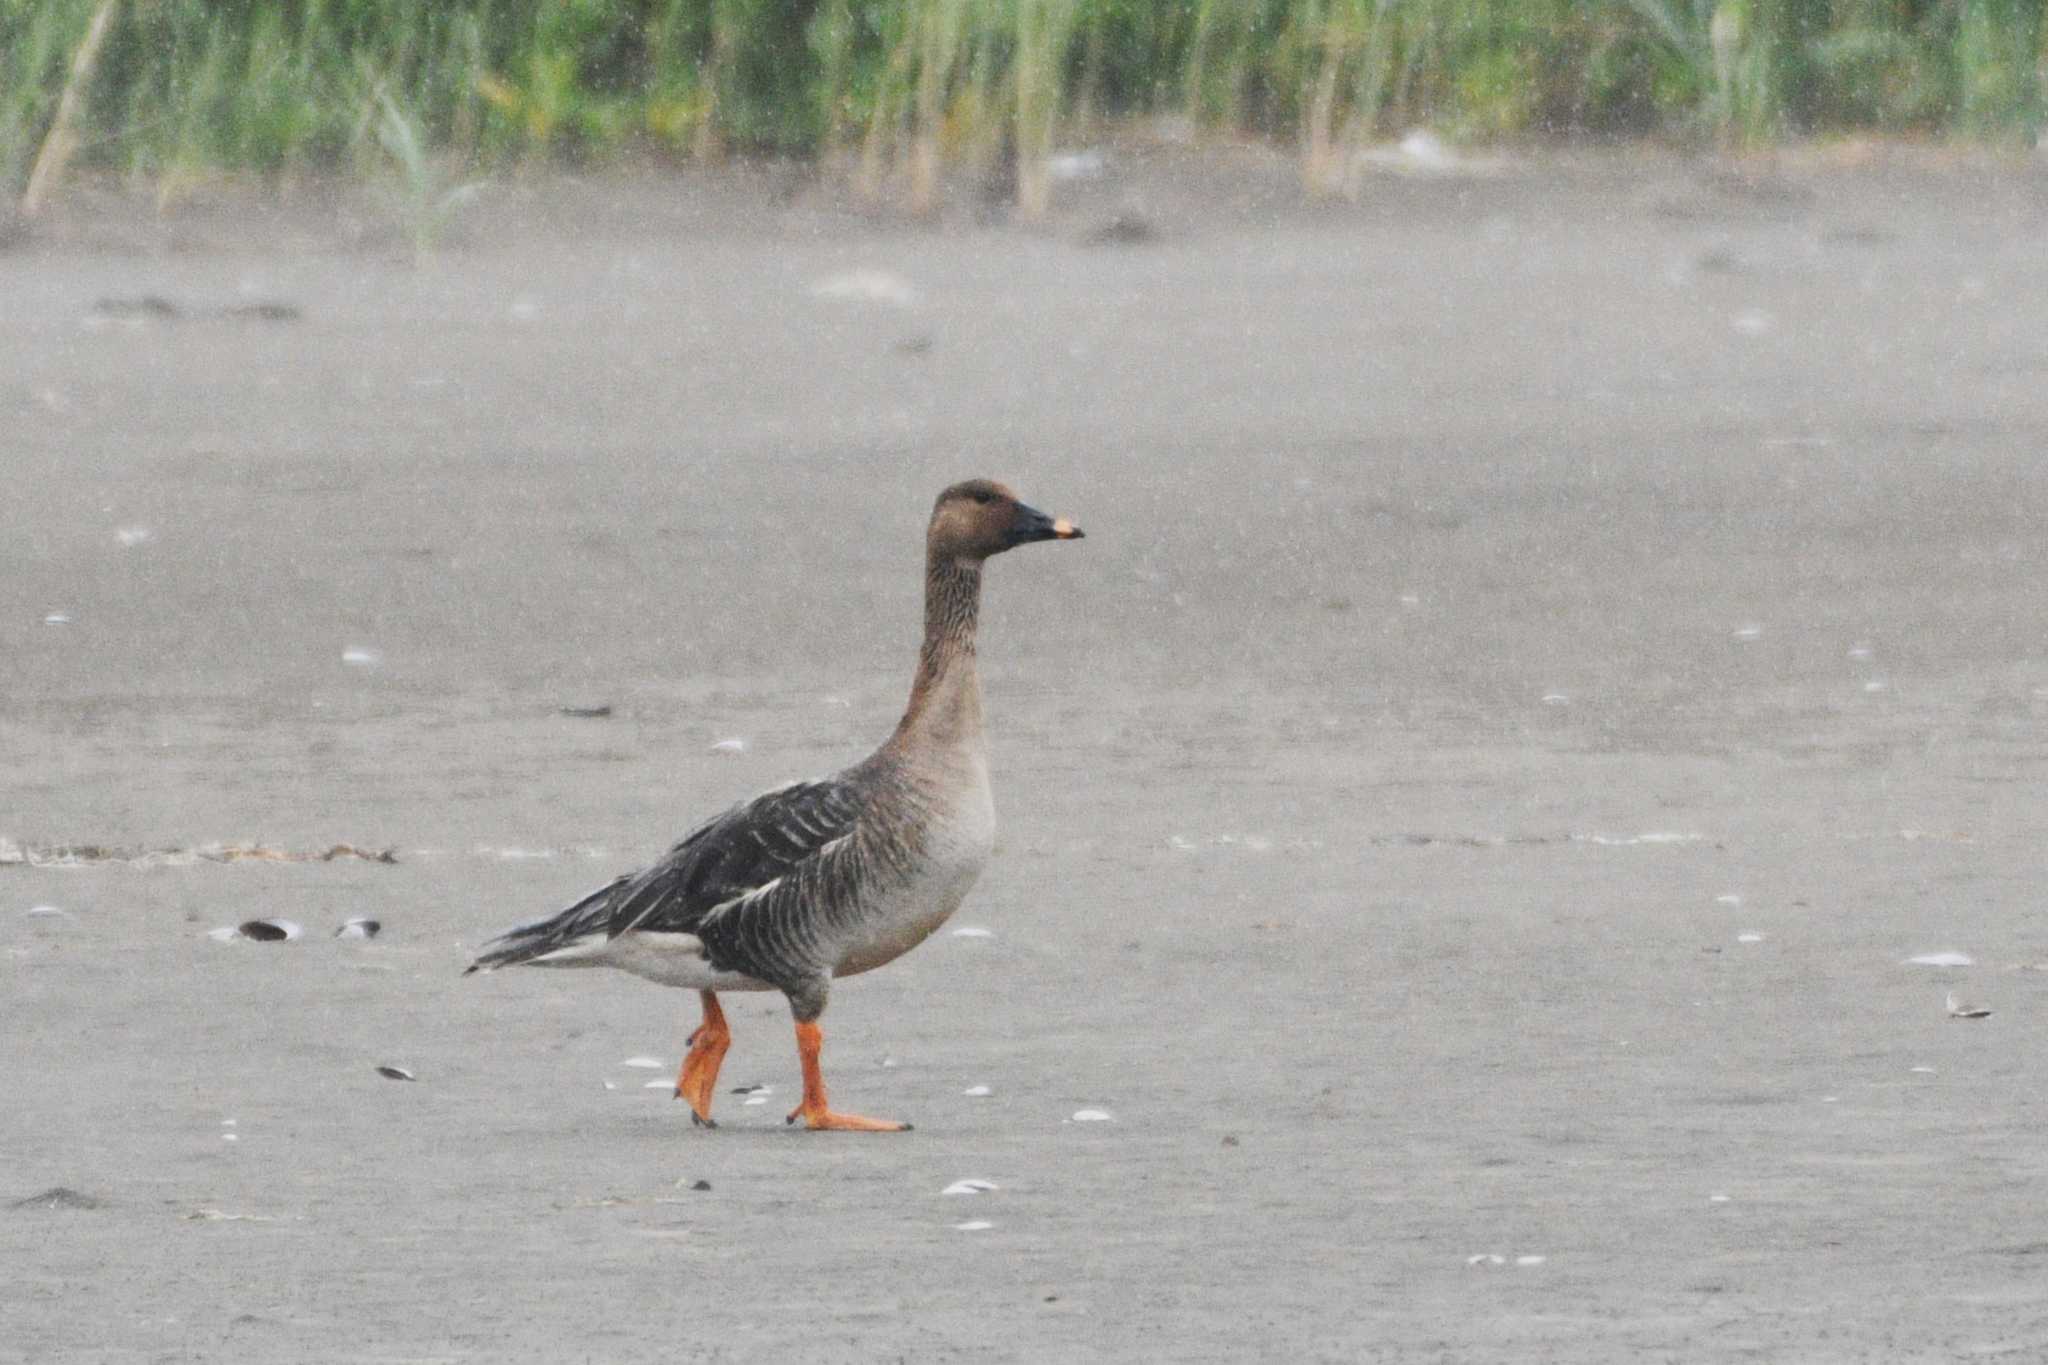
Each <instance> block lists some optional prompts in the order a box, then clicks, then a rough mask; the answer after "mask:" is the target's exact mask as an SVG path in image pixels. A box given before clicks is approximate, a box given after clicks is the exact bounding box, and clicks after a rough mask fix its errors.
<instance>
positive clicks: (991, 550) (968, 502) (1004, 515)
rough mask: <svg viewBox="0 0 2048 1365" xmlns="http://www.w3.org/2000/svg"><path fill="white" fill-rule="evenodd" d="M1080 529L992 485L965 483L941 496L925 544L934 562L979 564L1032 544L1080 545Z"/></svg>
mask: <svg viewBox="0 0 2048 1365" xmlns="http://www.w3.org/2000/svg"><path fill="white" fill-rule="evenodd" d="M1079 539H1081V528H1080V527H1078V526H1076V525H1074V523H1072V522H1071V521H1068V520H1067V519H1066V518H1065V517H1049V516H1047V515H1046V514H1045V513H1043V512H1041V511H1039V510H1038V509H1037V508H1036V507H1031V506H1028V505H1027V504H1025V503H1022V502H1019V501H1018V500H1017V495H1016V494H1015V493H1012V492H1011V491H1010V490H1009V489H1008V488H1006V487H1004V486H1003V485H1002V484H999V483H997V482H995V481H994V480H993V479H968V480H967V481H965V482H964V483H956V484H954V485H953V486H952V487H951V488H948V489H947V490H946V491H945V492H943V493H941V494H939V500H938V501H937V502H936V503H934V504H933V505H932V524H931V529H930V531H929V532H928V533H927V535H926V538H925V544H926V547H927V549H928V550H929V551H930V553H931V555H932V556H933V557H934V558H935V559H951V560H964V561H967V562H970V563H977V564H978V563H980V562H981V561H982V560H984V559H987V558H988V557H989V556H990V555H999V554H1001V553H1002V552H1003V551H1005V550H1014V549H1016V548H1017V547H1018V546H1019V545H1029V544H1030V543H1031V542H1032V541H1034V540H1079Z"/></svg>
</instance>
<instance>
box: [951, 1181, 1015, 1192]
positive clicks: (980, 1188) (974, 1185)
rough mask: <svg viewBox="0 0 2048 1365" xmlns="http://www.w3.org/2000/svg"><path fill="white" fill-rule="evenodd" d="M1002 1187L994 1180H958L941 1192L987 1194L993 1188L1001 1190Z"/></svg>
mask: <svg viewBox="0 0 2048 1365" xmlns="http://www.w3.org/2000/svg"><path fill="white" fill-rule="evenodd" d="M1001 1188H1002V1186H1000V1185H998V1184H996V1182H995V1181H993V1180H956V1181H954V1182H953V1183H952V1184H950V1185H948V1186H946V1188H945V1189H943V1190H940V1191H939V1193H940V1194H987V1193H989V1192H990V1191H992V1190H999V1189H1001Z"/></svg>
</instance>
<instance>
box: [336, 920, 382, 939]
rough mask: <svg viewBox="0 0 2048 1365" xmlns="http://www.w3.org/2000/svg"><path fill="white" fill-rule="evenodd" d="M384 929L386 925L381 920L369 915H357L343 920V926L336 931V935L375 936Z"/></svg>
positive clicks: (346, 936) (347, 936) (339, 936)
mask: <svg viewBox="0 0 2048 1365" xmlns="http://www.w3.org/2000/svg"><path fill="white" fill-rule="evenodd" d="M383 931H384V926H383V924H382V923H380V922H379V921H377V920H373V919H371V918H369V917H368V916H367V915H357V916H356V917H355V918H354V919H350V920H345V921H343V922H342V926H341V927H340V928H339V929H336V930H335V931H334V936H335V937H336V938H375V937H377V935H378V934H380V933H382V932H383Z"/></svg>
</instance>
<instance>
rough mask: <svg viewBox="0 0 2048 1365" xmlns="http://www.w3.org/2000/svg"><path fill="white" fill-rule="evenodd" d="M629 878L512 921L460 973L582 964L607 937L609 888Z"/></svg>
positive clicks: (608, 933)
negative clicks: (556, 907) (524, 919)
mask: <svg viewBox="0 0 2048 1365" xmlns="http://www.w3.org/2000/svg"><path fill="white" fill-rule="evenodd" d="M628 880H630V879H629V878H627V877H620V878H617V879H616V880H614V881H609V882H606V883H605V884H604V885H603V886H601V887H599V888H598V889H597V890H595V891H593V892H591V893H590V894H589V895H587V896H585V897H584V898H583V899H582V900H579V901H577V902H576V903H575V904H574V905H571V906H569V907H568V908H567V909H565V910H558V911H556V912H555V913H554V914H552V915H543V916H542V917H541V918H539V919H535V920H528V921H527V922H526V923H524V924H515V925H513V926H512V927H511V928H510V929H507V930H506V931H505V932H504V933H502V934H500V935H498V936H497V937H496V938H494V939H492V940H491V941H490V942H489V943H486V944H484V946H483V947H481V948H479V949H477V950H476V961H474V962H472V963H470V964H469V966H468V967H466V968H464V969H463V972H462V974H463V975H464V976H468V975H470V974H471V973H473V972H494V971H496V970H498V968H500V967H517V966H520V965H522V964H531V965H533V966H537V967H557V966H560V967H570V966H580V965H582V963H581V961H580V960H579V959H581V958H583V957H585V956H586V955H587V954H588V953H590V952H593V951H595V950H597V949H598V948H600V947H602V946H603V945H604V943H605V941H606V940H607V939H608V938H609V937H610V925H611V908H612V907H611V901H612V892H613V891H615V890H617V889H618V887H619V885H620V883H622V882H625V881H628Z"/></svg>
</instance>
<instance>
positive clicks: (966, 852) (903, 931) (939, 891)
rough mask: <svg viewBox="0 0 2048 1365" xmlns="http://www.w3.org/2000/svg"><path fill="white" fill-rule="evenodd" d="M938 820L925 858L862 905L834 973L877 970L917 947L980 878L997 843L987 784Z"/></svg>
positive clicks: (936, 928) (950, 915) (949, 915)
mask: <svg viewBox="0 0 2048 1365" xmlns="http://www.w3.org/2000/svg"><path fill="white" fill-rule="evenodd" d="M977 796H978V799H976V798H975V797H970V798H969V799H968V800H967V801H965V802H963V803H962V804H961V807H960V808H959V809H957V810H956V811H955V812H954V814H953V816H952V818H950V819H948V820H945V821H943V822H940V823H937V824H935V825H934V827H933V828H932V830H931V833H930V835H929V836H928V837H927V839H926V842H925V849H924V853H923V856H922V857H920V858H919V859H918V860H917V864H916V866H915V867H914V868H913V869H912V870H911V871H910V873H909V874H908V875H907V876H905V877H904V878H903V880H902V881H901V882H899V883H897V884H896V885H894V886H890V887H887V888H877V889H876V891H875V892H874V893H873V895H872V898H871V899H870V900H869V901H868V903H867V904H866V905H865V906H863V907H862V909H863V911H864V913H862V914H861V915H860V916H859V918H858V928H857V930H856V931H855V932H854V933H853V934H852V935H850V936H849V938H848V939H847V941H846V942H845V944H844V945H843V947H842V948H841V950H840V952H839V955H838V958H837V963H836V965H835V966H834V967H833V969H832V974H833V975H834V976H852V975H854V974H855V973H857V972H867V971H873V970H874V969H875V968H877V967H879V966H881V965H883V964H884V963H887V962H893V961H895V960H896V959H897V958H899V957H901V956H903V955H904V954H905V953H907V952H909V951H910V950H911V949H912V948H915V947H916V946H917V945H918V944H920V943H922V942H924V941H925V940H926V939H927V938H930V937H931V936H932V934H934V933H935V932H937V930H938V928H939V926H940V925H942V924H944V923H945V922H946V921H947V920H948V919H950V918H952V915H953V912H954V911H955V910H958V909H959V908H960V903H961V902H962V901H964V900H965V899H967V893H968V891H970V890H971V889H972V888H973V886H974V883H975V880H976V878H978V877H980V876H981V869H982V867H983V866H984V865H986V864H987V862H988V855H989V850H990V849H991V848H992V847H993V846H994V844H995V810H994V807H993V805H992V804H991V803H990V801H989V799H988V792H987V788H985V787H984V788H983V789H982V790H981V792H980V793H978V794H977Z"/></svg>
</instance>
